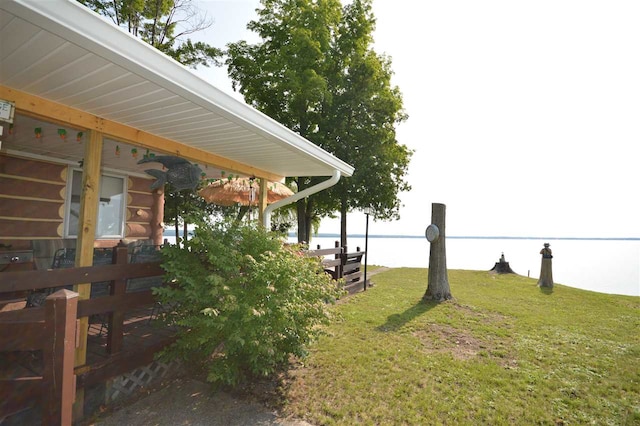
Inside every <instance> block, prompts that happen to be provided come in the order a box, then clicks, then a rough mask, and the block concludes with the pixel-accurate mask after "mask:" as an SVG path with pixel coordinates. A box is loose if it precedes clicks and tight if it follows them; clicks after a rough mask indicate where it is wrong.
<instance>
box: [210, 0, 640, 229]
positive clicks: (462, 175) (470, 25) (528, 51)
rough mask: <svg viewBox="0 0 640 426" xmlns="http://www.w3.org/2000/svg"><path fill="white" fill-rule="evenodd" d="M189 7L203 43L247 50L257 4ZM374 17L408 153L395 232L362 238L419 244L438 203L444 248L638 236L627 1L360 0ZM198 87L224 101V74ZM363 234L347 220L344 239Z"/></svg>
mask: <svg viewBox="0 0 640 426" xmlns="http://www.w3.org/2000/svg"><path fill="white" fill-rule="evenodd" d="M200 6H201V7H202V8H203V9H205V10H207V13H208V14H209V15H210V16H211V17H212V18H213V19H214V21H215V23H214V25H213V26H212V27H211V28H210V29H209V30H207V33H206V36H205V39H206V41H207V42H209V43H210V44H213V45H214V46H217V47H223V46H224V45H225V44H226V43H228V42H230V41H237V40H240V39H245V40H249V41H250V42H255V41H256V40H257V39H256V38H255V35H253V34H252V33H249V32H247V31H246V29H245V26H246V23H247V22H248V21H249V20H250V19H253V18H254V17H255V13H254V9H255V8H256V7H258V6H259V1H257V0H233V1H219V0H202V1H200ZM374 14H375V16H376V18H377V29H376V32H375V34H374V37H375V50H376V51H377V52H378V53H386V54H387V55H389V56H391V58H392V69H393V70H394V73H395V75H394V78H393V84H395V85H397V86H399V87H400V90H401V92H402V93H403V96H404V106H405V110H406V112H407V113H408V115H409V119H408V121H407V122H405V123H403V124H402V125H400V126H399V127H398V131H397V137H398V141H399V142H400V143H403V144H405V145H407V146H409V147H410V148H411V149H413V150H415V154H414V156H413V159H412V162H411V165H410V168H409V176H408V177H407V180H408V181H409V182H410V184H411V185H412V187H413V190H412V191H411V192H410V193H403V194H401V199H402V201H403V204H404V207H403V208H402V209H401V211H400V215H401V219H400V220H399V221H395V222H374V221H373V220H372V221H371V222H370V224H369V232H370V233H371V234H402V235H423V234H424V230H425V228H426V227H427V225H429V223H430V218H431V203H433V202H438V203H444V204H446V205H447V235H451V236H453V235H456V236H463V235H474V236H488V235H499V236H502V235H504V236H538V237H545V236H548V237H640V224H639V219H638V218H640V196H639V195H638V192H640V191H638V189H637V188H638V184H639V183H640V167H639V166H638V163H639V161H640V154H639V153H638V147H639V146H640V143H639V142H640V25H638V21H639V19H640V2H639V1H637V0H627V1H617V0H609V1H606V2H605V1H593V0H571V1H569V0H552V1H549V0H542V1H535V2H533V1H526V2H525V1H513V0H504V1H496V0H485V1H474V0H462V1H435V0H425V1H419V0H412V1H410V0H374ZM198 74H200V75H201V76H203V77H205V78H206V79H207V80H208V81H210V82H211V83H212V84H214V85H216V86H217V87H219V88H220V89H222V90H225V91H228V92H229V93H233V92H232V90H231V83H230V81H229V80H228V79H226V70H225V69H224V68H222V69H217V70H216V69H202V70H199V71H198ZM236 95H237V94H236ZM354 166H355V167H357V166H358V165H357V164H355V165H354ZM364 227H365V219H364V215H362V214H358V213H356V214H352V215H350V217H349V220H348V232H349V233H364ZM339 230H340V228H339V222H338V220H335V221H325V222H323V225H322V226H321V229H320V232H331V233H337V232H339Z"/></svg>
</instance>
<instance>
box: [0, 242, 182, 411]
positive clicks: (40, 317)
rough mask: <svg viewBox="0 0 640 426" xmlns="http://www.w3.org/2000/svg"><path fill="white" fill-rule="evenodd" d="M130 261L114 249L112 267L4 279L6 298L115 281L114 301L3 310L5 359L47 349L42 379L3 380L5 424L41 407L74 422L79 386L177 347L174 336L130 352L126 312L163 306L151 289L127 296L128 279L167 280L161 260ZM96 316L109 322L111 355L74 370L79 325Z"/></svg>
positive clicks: (63, 293)
mask: <svg viewBox="0 0 640 426" xmlns="http://www.w3.org/2000/svg"><path fill="white" fill-rule="evenodd" d="M127 258H128V256H127V247H126V246H123V247H116V248H114V256H113V264H110V265H99V266H89V267H80V268H68V269H49V270H36V271H19V272H18V271H16V272H3V273H0V293H3V292H7V293H8V292H20V291H37V290H47V289H57V288H63V287H68V286H70V285H75V284H84V283H89V282H92V283H96V282H104V281H108V282H110V285H109V287H110V289H109V295H108V296H104V297H97V298H94V299H87V300H78V297H77V293H74V292H71V291H69V290H59V291H57V292H55V293H54V294H53V295H51V296H49V297H47V299H46V302H45V306H44V307H35V308H25V309H20V310H14V311H8V312H0V355H2V352H4V353H5V355H6V353H10V352H13V353H15V351H36V350H43V354H42V358H43V363H42V368H41V369H42V375H41V377H37V376H33V375H31V376H26V377H12V378H10V379H6V377H5V379H2V378H0V420H1V419H3V418H4V417H5V416H7V415H9V414H11V413H14V412H16V411H20V410H21V409H24V408H26V406H29V405H34V403H35V404H36V405H40V406H41V407H42V413H43V424H61V423H62V424H70V421H69V422H67V421H66V419H67V418H69V419H70V417H67V416H70V415H71V414H70V410H71V408H70V407H71V405H70V404H71V403H72V402H73V400H74V397H73V391H75V388H76V386H77V387H78V388H80V387H84V386H89V385H94V384H97V383H100V382H103V381H105V380H107V379H109V378H112V377H115V376H117V375H119V374H123V373H126V372H128V371H130V370H132V369H134V368H136V367H140V366H143V365H146V364H148V363H150V362H152V361H153V355H154V353H155V352H157V351H158V350H160V349H161V348H162V347H164V346H166V345H167V344H169V343H170V342H171V341H173V339H174V337H173V334H172V333H167V334H166V335H164V336H161V338H159V339H155V340H152V341H151V340H150V341H149V342H145V344H142V343H141V342H139V341H137V342H136V343H135V345H131V346H132V347H131V348H129V350H124V349H126V348H124V346H125V345H124V343H123V342H124V334H125V332H124V323H125V313H127V312H129V311H132V310H134V309H139V308H141V307H145V306H149V307H152V306H154V304H155V299H154V296H153V294H152V292H151V290H150V289H146V290H141V291H135V292H126V286H127V281H128V280H130V279H134V278H144V277H154V276H163V275H164V270H163V269H162V268H161V267H160V262H153V263H126V262H127ZM138 290H139V289H138ZM63 314H64V318H62V317H61V315H63ZM94 315H102V316H103V317H106V318H107V323H108V325H107V327H106V328H107V331H106V345H105V346H104V347H105V354H104V357H103V358H101V359H100V360H99V361H95V359H94V362H90V361H89V360H88V361H87V364H86V365H82V366H77V367H75V369H74V367H73V366H74V357H75V341H76V338H75V336H76V333H75V331H74V330H75V327H76V319H77V318H82V317H91V316H94ZM70 327H71V328H70ZM63 342H64V343H63ZM61 345H63V346H62V347H61ZM69 345H70V346H69ZM94 358H95V357H94ZM5 373H6V372H5ZM15 374H16V373H15V372H14V371H13V372H9V375H10V376H15ZM74 374H75V375H74ZM52 378H55V380H54V379H52ZM76 379H77V380H76Z"/></svg>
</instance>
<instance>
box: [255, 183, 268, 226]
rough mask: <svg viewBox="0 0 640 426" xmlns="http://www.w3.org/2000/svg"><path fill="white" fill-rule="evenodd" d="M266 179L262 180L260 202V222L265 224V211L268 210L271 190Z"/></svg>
mask: <svg viewBox="0 0 640 426" xmlns="http://www.w3.org/2000/svg"><path fill="white" fill-rule="evenodd" d="M267 183H269V181H267V180H266V179H264V178H262V179H260V199H259V200H258V221H259V222H260V223H264V210H265V209H266V208H267V195H268V191H269V188H268V187H267Z"/></svg>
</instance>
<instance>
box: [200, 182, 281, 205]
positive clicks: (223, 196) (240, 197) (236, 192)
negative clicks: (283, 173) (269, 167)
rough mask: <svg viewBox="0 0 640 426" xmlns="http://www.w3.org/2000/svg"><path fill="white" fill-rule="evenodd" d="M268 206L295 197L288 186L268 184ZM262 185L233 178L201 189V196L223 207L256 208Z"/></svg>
mask: <svg viewBox="0 0 640 426" xmlns="http://www.w3.org/2000/svg"><path fill="white" fill-rule="evenodd" d="M267 189H268V192H267V204H271V203H274V202H276V201H278V200H282V199H283V198H287V197H289V196H291V195H293V191H291V190H290V189H289V188H288V187H287V186H286V185H284V184H282V183H279V182H267ZM259 193H260V184H259V183H258V182H257V181H254V180H253V179H249V178H233V179H222V180H218V181H215V182H213V183H211V184H209V185H208V186H206V187H205V188H203V189H201V190H200V192H199V194H200V196H201V197H202V198H204V199H205V200H206V201H207V202H208V203H213V204H218V205H221V206H233V205H235V204H240V205H241V206H255V205H257V204H258V200H259V199H260V197H259Z"/></svg>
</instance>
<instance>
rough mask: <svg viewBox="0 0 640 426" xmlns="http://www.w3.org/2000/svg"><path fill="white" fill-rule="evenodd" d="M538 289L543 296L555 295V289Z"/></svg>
mask: <svg viewBox="0 0 640 426" xmlns="http://www.w3.org/2000/svg"><path fill="white" fill-rule="evenodd" d="M538 288H539V289H540V293H542V294H546V295H550V294H553V287H551V288H549V287H540V286H538Z"/></svg>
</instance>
